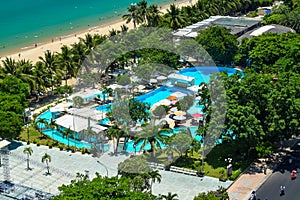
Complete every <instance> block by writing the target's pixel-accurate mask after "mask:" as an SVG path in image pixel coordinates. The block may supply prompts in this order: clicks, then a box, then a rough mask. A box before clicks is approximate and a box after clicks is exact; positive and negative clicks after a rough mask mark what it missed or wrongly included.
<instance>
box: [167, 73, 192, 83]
mask: <svg viewBox="0 0 300 200" xmlns="http://www.w3.org/2000/svg"><path fill="white" fill-rule="evenodd" d="M168 79H178V80H184V81H188V82H191V81H193V80H194V79H195V78H194V77H190V76H184V75H181V74H175V73H173V74H170V75H169V76H168Z"/></svg>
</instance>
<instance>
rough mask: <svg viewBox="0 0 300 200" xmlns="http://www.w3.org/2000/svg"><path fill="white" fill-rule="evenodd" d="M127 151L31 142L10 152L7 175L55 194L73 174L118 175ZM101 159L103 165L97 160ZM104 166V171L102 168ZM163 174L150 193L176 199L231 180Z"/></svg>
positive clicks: (16, 180) (166, 172)
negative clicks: (94, 151)
mask: <svg viewBox="0 0 300 200" xmlns="http://www.w3.org/2000/svg"><path fill="white" fill-rule="evenodd" d="M27 146H30V147H31V148H32V149H33V154H32V156H30V167H31V170H27V169H26V167H27V163H26V155H25V154H24V153H23V150H24V148H25V147H27ZM44 153H47V154H49V155H50V156H51V162H50V163H49V166H50V173H51V175H46V165H45V163H42V162H41V159H42V156H43V155H44ZM129 156H130V155H129V154H127V155H125V154H119V155H117V156H116V155H113V154H112V150H109V151H108V152H106V153H104V154H103V155H102V156H101V157H100V158H96V157H92V156H91V155H88V154H81V153H78V152H77V153H71V152H67V151H60V150H59V149H57V148H52V149H49V148H48V147H46V146H39V147H38V146H36V145H34V144H30V145H27V144H25V143H23V145H21V146H19V147H17V148H15V149H12V150H11V151H10V160H9V162H10V169H11V171H10V176H11V181H12V182H13V183H16V184H22V185H25V186H28V187H33V188H36V189H39V190H42V191H44V192H49V193H52V194H58V193H59V191H58V189H57V187H59V186H61V185H62V184H69V183H70V181H71V180H73V179H74V178H75V177H76V173H82V174H85V170H88V171H89V177H90V178H93V177H95V173H96V172H98V173H99V174H100V175H103V176H106V174H107V172H108V176H115V175H117V166H118V164H119V163H120V162H122V161H124V160H125V159H127V158H129ZM97 161H100V162H101V163H102V164H103V165H100V164H99V163H97ZM104 166H106V168H107V172H106V169H105V167H104ZM160 174H161V175H162V181H161V183H154V184H153V194H167V193H168V192H172V193H177V194H178V195H179V199H183V200H188V199H193V197H194V196H196V195H198V194H199V193H200V192H206V191H211V190H216V189H218V187H219V186H223V187H225V188H227V187H228V186H229V185H230V184H231V183H232V182H231V181H227V182H220V181H219V180H218V179H216V178H211V177H204V178H200V177H195V176H190V175H184V174H179V173H174V172H168V171H160ZM0 180H3V167H0Z"/></svg>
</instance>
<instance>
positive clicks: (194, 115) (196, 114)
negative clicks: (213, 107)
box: [192, 113, 203, 118]
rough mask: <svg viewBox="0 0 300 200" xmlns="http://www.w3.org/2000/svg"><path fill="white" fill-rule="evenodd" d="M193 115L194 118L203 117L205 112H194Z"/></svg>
mask: <svg viewBox="0 0 300 200" xmlns="http://www.w3.org/2000/svg"><path fill="white" fill-rule="evenodd" d="M192 117H194V118H202V117H203V114H201V113H194V114H192Z"/></svg>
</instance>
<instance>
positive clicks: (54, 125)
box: [47, 119, 58, 141]
mask: <svg viewBox="0 0 300 200" xmlns="http://www.w3.org/2000/svg"><path fill="white" fill-rule="evenodd" d="M57 127H58V125H57V124H56V122H55V120H53V119H51V120H50V122H49V124H47V128H50V129H51V133H52V140H53V141H54V129H55V128H57Z"/></svg>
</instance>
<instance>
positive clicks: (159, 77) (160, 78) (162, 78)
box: [156, 76, 167, 81]
mask: <svg viewBox="0 0 300 200" xmlns="http://www.w3.org/2000/svg"><path fill="white" fill-rule="evenodd" d="M156 79H157V80H159V81H164V80H167V77H165V76H158V77H157V78H156Z"/></svg>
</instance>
